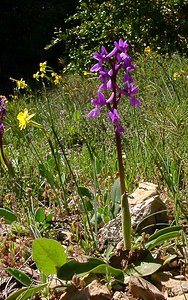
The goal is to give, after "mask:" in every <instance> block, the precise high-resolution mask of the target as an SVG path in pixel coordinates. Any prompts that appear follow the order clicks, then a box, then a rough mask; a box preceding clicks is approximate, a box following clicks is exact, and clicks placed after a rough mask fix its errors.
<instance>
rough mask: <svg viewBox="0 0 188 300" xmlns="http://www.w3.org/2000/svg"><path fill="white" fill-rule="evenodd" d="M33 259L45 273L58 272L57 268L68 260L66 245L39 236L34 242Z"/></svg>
mask: <svg viewBox="0 0 188 300" xmlns="http://www.w3.org/2000/svg"><path fill="white" fill-rule="evenodd" d="M32 250H33V260H34V261H35V262H36V264H37V266H38V268H39V270H40V271H42V272H43V273H44V274H45V275H47V276H48V275H50V274H57V269H58V268H60V267H61V266H63V265H64V264H65V263H66V261H67V254H66V253H65V250H66V249H65V247H64V246H62V245H61V244H60V243H59V242H57V241H55V240H52V239H46V238H39V239H37V240H35V241H34V242H33V249H32Z"/></svg>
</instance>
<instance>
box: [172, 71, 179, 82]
mask: <svg viewBox="0 0 188 300" xmlns="http://www.w3.org/2000/svg"><path fill="white" fill-rule="evenodd" d="M173 77H174V80H176V79H177V78H179V77H180V74H179V73H177V72H175V73H174V75H173Z"/></svg>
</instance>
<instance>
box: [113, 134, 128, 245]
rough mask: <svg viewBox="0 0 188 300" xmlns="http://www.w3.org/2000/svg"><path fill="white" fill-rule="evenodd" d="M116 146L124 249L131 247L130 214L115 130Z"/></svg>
mask: <svg viewBox="0 0 188 300" xmlns="http://www.w3.org/2000/svg"><path fill="white" fill-rule="evenodd" d="M115 136H116V147H117V157H118V168H119V177H120V187H121V195H122V196H121V213H122V232H123V240H124V247H125V249H126V250H129V249H131V215H130V210H129V202H128V197H127V192H126V187H125V175H124V168H123V159H122V150H121V136H120V133H119V132H118V131H117V130H116V131H115Z"/></svg>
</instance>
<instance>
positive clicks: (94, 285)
mask: <svg viewBox="0 0 188 300" xmlns="http://www.w3.org/2000/svg"><path fill="white" fill-rule="evenodd" d="M84 293H85V295H86V297H87V299H90V300H109V299H112V297H111V293H110V291H109V289H108V288H107V286H106V285H103V284H102V283H100V282H99V281H98V280H93V281H92V282H91V283H90V284H88V285H87V286H86V287H85V289H84Z"/></svg>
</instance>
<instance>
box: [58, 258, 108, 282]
mask: <svg viewBox="0 0 188 300" xmlns="http://www.w3.org/2000/svg"><path fill="white" fill-rule="evenodd" d="M102 264H104V262H103V261H102V260H100V259H98V258H91V257H90V258H88V259H87V262H83V263H81V262H78V261H75V260H70V261H69V262H67V263H65V264H64V265H62V267H61V268H59V269H58V272H57V276H58V278H60V279H62V280H71V279H72V277H73V275H74V274H77V275H78V274H82V273H87V272H88V273H89V272H90V271H91V270H92V269H94V268H95V267H97V266H99V265H102Z"/></svg>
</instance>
